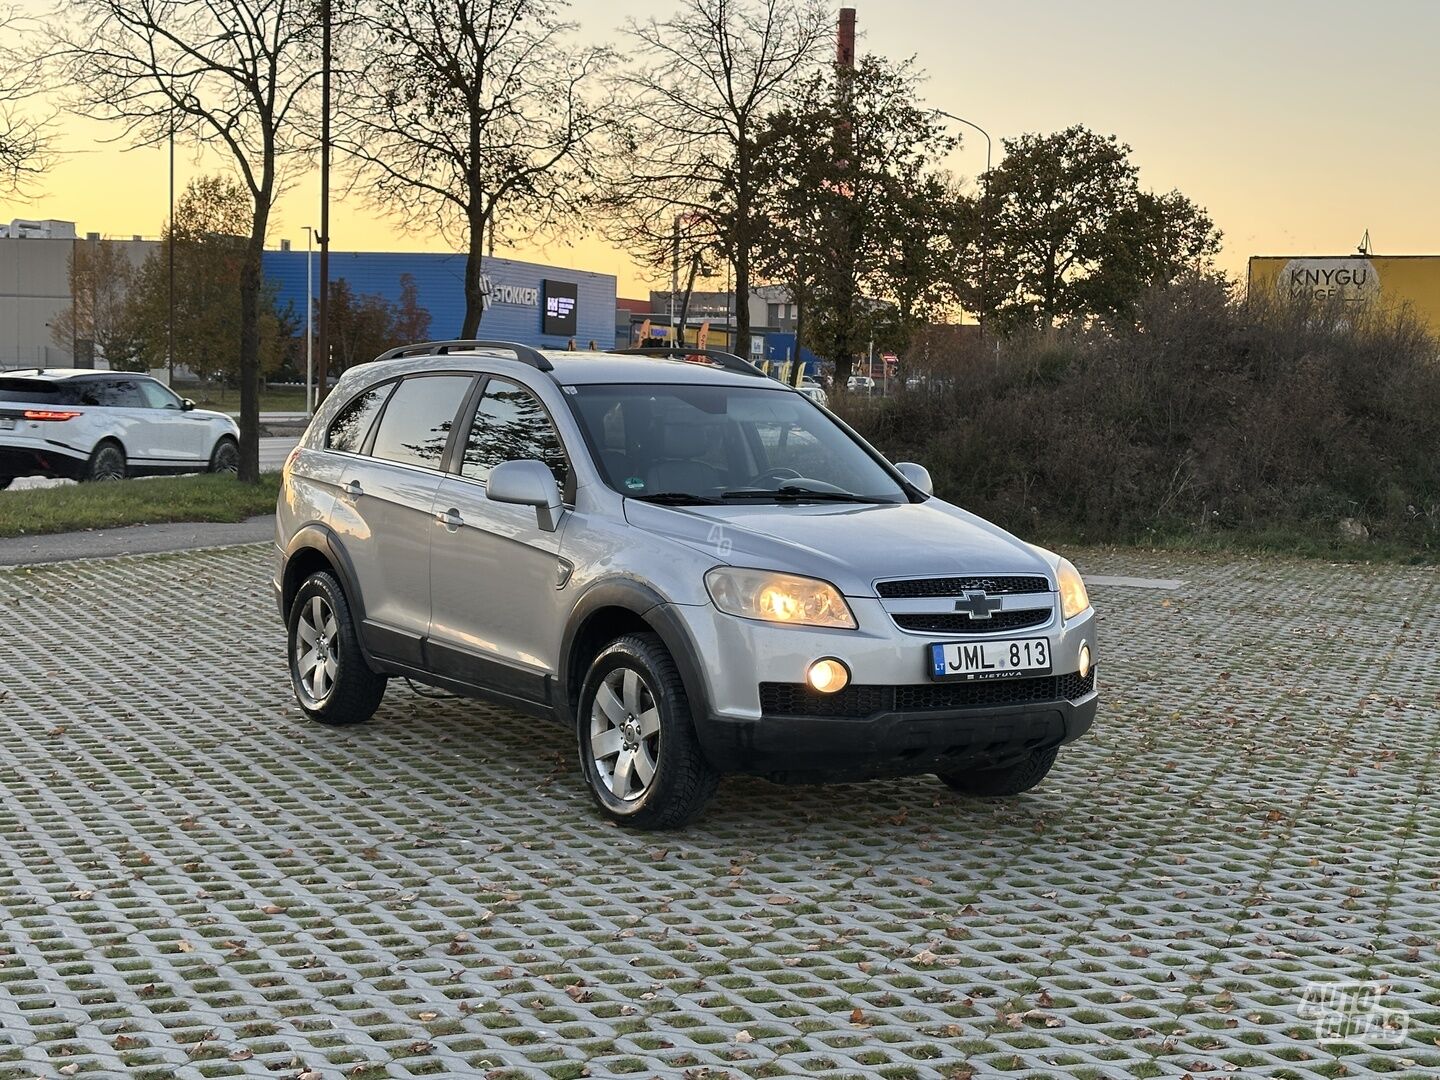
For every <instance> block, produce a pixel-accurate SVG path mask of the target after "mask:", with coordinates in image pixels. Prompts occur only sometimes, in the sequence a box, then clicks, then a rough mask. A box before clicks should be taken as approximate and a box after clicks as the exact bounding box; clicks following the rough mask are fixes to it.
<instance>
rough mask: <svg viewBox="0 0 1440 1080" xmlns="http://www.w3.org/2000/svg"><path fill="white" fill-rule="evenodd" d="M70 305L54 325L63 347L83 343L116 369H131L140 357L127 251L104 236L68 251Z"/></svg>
mask: <svg viewBox="0 0 1440 1080" xmlns="http://www.w3.org/2000/svg"><path fill="white" fill-rule="evenodd" d="M69 275H70V296H71V303H70V306H69V307H67V308H65V309H64V310H63V311H61V312H60V314H59V315H58V316H56V318H55V320H54V321H53V322H52V323H51V324H50V336H51V337H52V338H53V339H54V341H55V344H56V345H58V346H59V347H60V348H62V349H69V350H75V349H76V348H77V346H78V344H79V343H80V342H82V341H87V342H90V343H92V344H93V347H94V349H95V351H96V353H97V354H98V355H99V356H100V357H103V358H104V359H105V360H106V361H107V362H108V363H109V365H110V366H111V367H112V368H114V369H116V370H129V369H130V368H131V366H132V364H133V362H134V360H135V359H136V353H137V343H136V342H135V340H134V338H133V336H132V334H131V328H130V325H129V319H128V318H127V310H128V307H127V302H128V295H129V291H130V282H131V280H132V279H133V278H134V276H135V269H134V267H133V266H132V265H131V263H130V258H129V256H128V255H127V254H126V253H125V249H124V248H123V247H121V246H120V245H119V244H115V243H110V242H108V241H105V240H86V241H83V242H81V243H78V244H76V245H75V246H74V247H73V248H72V249H71V251H70V261H69Z"/></svg>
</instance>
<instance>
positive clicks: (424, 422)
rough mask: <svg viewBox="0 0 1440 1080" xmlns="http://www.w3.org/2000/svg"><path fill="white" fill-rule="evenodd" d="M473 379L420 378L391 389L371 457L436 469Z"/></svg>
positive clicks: (455, 376) (408, 380) (468, 377)
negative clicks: (393, 390)
mask: <svg viewBox="0 0 1440 1080" xmlns="http://www.w3.org/2000/svg"><path fill="white" fill-rule="evenodd" d="M473 381H474V380H473V379H472V378H471V377H470V376H469V375H424V376H418V377H415V378H409V379H406V380H404V381H403V382H402V383H401V384H400V385H399V386H398V387H396V388H395V393H394V394H392V395H391V396H390V401H389V403H388V404H387V405H386V406H385V412H384V415H382V416H381V417H380V427H379V429H378V430H377V431H376V432H375V445H374V446H373V447H372V448H371V450H370V453H371V456H372V457H377V458H381V459H383V460H385V461H396V462H399V463H400V464H402V465H420V466H423V467H424V468H427V469H438V468H439V467H440V458H441V457H442V456H443V455H444V453H445V442H446V440H447V439H449V438H450V429H451V428H452V427H454V426H455V414H456V413H457V412H458V411H459V409H460V405H461V403H462V402H463V401H464V400H465V395H466V394H467V393H468V392H469V390H470V384H471V383H472V382H473Z"/></svg>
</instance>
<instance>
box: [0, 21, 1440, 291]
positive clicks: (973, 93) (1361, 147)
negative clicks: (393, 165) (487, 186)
mask: <svg viewBox="0 0 1440 1080" xmlns="http://www.w3.org/2000/svg"><path fill="white" fill-rule="evenodd" d="M20 6H21V7H22V9H25V10H28V11H30V12H33V13H36V14H43V13H44V12H45V11H47V10H54V8H55V5H54V4H53V3H52V2H50V0H20ZM854 6H856V7H857V8H858V11H859V27H860V32H861V43H860V48H861V51H872V52H878V53H882V54H885V55H887V56H890V57H892V58H896V59H900V58H904V57H906V56H909V55H911V54H913V55H915V56H916V57H917V59H918V61H919V63H920V65H921V66H922V67H923V68H924V69H926V70H927V71H928V72H929V75H930V79H929V82H928V84H927V87H926V93H927V98H928V100H929V103H930V104H932V105H934V106H936V107H938V108H943V109H946V110H947V111H950V112H953V113H957V114H959V115H961V116H964V117H966V118H968V119H970V120H973V121H975V122H976V123H979V124H981V125H983V126H984V127H985V128H987V129H988V130H989V131H990V134H991V135H992V137H993V138H994V140H995V154H996V158H997V160H998V158H999V156H1000V154H1001V152H1002V151H1001V146H1000V140H1001V139H1002V138H1004V137H1006V136H1013V135H1016V134H1019V133H1021V132H1026V131H1031V132H1043V131H1053V130H1056V129H1059V128H1063V127H1066V126H1068V125H1070V124H1073V123H1083V124H1085V125H1087V126H1089V127H1091V128H1093V129H1095V130H1097V131H1099V132H1102V133H1107V134H1109V133H1113V134H1116V135H1118V136H1119V137H1120V138H1121V139H1122V140H1123V141H1125V142H1128V143H1129V144H1130V145H1131V146H1132V147H1133V148H1134V159H1135V161H1136V163H1137V164H1138V165H1139V166H1140V170H1141V173H1140V175H1141V181H1142V183H1144V184H1145V185H1147V186H1150V187H1154V188H1159V189H1165V190H1168V189H1170V188H1179V189H1180V190H1181V191H1183V192H1184V193H1185V194H1186V195H1188V196H1190V197H1191V198H1192V199H1194V200H1195V201H1197V202H1199V203H1200V204H1201V205H1203V206H1205V207H1207V208H1208V209H1209V211H1210V213H1211V215H1212V216H1213V217H1214V219H1215V221H1216V223H1217V224H1218V225H1219V226H1220V228H1221V229H1222V230H1223V231H1224V233H1225V249H1224V253H1223V255H1222V257H1221V264H1222V266H1223V267H1224V268H1225V269H1226V270H1228V271H1230V272H1231V273H1234V274H1237V275H1239V274H1241V273H1243V269H1244V265H1245V260H1246V258H1247V257H1248V256H1250V255H1252V254H1290V253H1298V254H1311V253H1326V254H1332V253H1342V252H1347V251H1351V250H1353V249H1354V247H1355V245H1356V244H1357V243H1358V242H1359V240H1360V237H1361V235H1362V234H1363V233H1364V231H1365V230H1366V229H1367V228H1368V229H1369V230H1370V235H1371V238H1372V241H1373V244H1374V248H1375V250H1376V252H1377V253H1380V254H1407V253H1435V252H1440V209H1437V203H1440V184H1437V179H1436V178H1437V176H1440V135H1437V132H1440V124H1437V118H1436V111H1437V107H1440V64H1437V63H1436V60H1435V48H1436V42H1437V40H1440V4H1435V3H1432V2H1427V0H1373V2H1371V3H1367V4H1363V5H1360V4H1356V3H1354V2H1353V0H1349V2H1344V3H1342V2H1335V0H1306V2H1303V3H1301V2H1292V0H1267V2H1259V0H1211V2H1210V3H1207V4H1204V5H1194V4H1185V5H1182V4H1178V3H1169V2H1156V0H1089V2H1085V3H1076V2H1074V0H1009V2H1007V3H1003V4H995V3H983V2H980V0H966V2H955V0H884V2H883V3H881V2H876V0H856V2H855V5H854ZM671 10H673V5H671V4H669V3H663V2H654V0H605V2H603V3H601V2H597V0H577V2H575V3H574V4H573V5H572V7H571V14H572V17H573V18H574V20H575V21H576V22H577V23H579V26H580V29H579V34H580V36H581V37H583V38H585V39H588V40H593V41H608V42H610V43H611V44H613V45H614V46H616V47H617V48H618V49H619V50H620V51H621V52H625V51H627V48H628V46H627V42H626V38H625V34H624V30H623V22H624V19H625V18H626V17H627V16H634V17H637V18H644V17H647V16H649V15H650V14H659V15H661V16H662V17H664V16H665V15H666V14H668V13H669V12H670V11H671ZM117 134H118V131H117V130H116V129H113V128H106V127H102V126H100V125H98V124H95V123H93V122H86V121H80V120H74V119H68V120H62V125H61V131H60V137H59V147H58V148H59V150H60V151H62V157H61V159H60V161H59V163H58V164H57V166H56V167H55V168H54V170H53V171H52V172H51V173H50V174H49V175H48V176H46V177H44V178H43V180H42V181H41V182H40V185H39V187H38V189H37V191H36V193H35V195H34V197H33V198H29V199H14V198H4V197H0V219H4V220H6V221H8V220H9V219H10V218H13V217H30V216H34V217H55V218H64V219H70V220H74V221H76V222H77V223H78V225H79V228H80V229H81V231H82V232H84V231H92V230H94V231H99V232H101V233H103V234H105V235H107V236H130V235H132V234H137V233H138V234H142V235H145V236H153V235H156V234H158V233H159V231H160V229H161V227H162V225H163V222H164V220H165V215H166V206H167V197H168V196H167V176H166V156H165V154H164V152H163V151H160V150H155V149H144V150H130V151H126V150H123V149H122V148H121V147H119V146H116V145H113V144H110V145H107V144H105V143H104V142H103V141H102V140H104V139H106V138H107V137H113V136H115V135H117ZM964 135H965V140H966V142H965V145H964V146H963V147H962V148H961V150H959V151H957V152H956V153H955V154H954V156H953V157H952V158H951V160H950V161H949V162H948V164H949V167H950V168H951V169H952V170H953V171H954V172H955V173H956V174H957V175H959V176H961V177H965V178H973V177H975V176H977V175H978V174H979V173H980V172H981V171H982V170H983V168H984V163H985V146H984V140H983V139H982V138H981V137H980V136H979V135H977V134H975V133H974V132H973V131H969V130H966V131H965V132H964ZM220 160H221V159H220V158H218V157H215V156H209V157H207V155H206V153H205V152H204V150H203V148H197V147H194V146H186V147H182V148H181V151H180V153H179V154H178V169H179V176H180V183H181V184H182V185H183V184H184V182H185V180H186V179H187V178H188V177H190V176H194V175H196V174H198V173H200V172H204V171H214V169H215V168H216V165H217V163H218V162H219V161H220ZM317 206H318V184H317V177H316V176H315V175H314V173H313V172H312V173H308V174H301V175H299V176H297V177H296V182H295V183H294V185H293V187H292V189H291V191H290V193H289V194H288V195H287V196H286V197H285V199H284V201H283V202H282V204H281V206H280V208H279V213H278V216H277V217H278V220H277V221H276V222H275V223H274V227H273V232H272V235H271V240H270V243H271V245H272V246H278V244H279V241H280V239H281V238H287V239H289V240H291V241H292V243H293V244H294V245H295V246H296V247H298V248H303V247H304V246H305V233H304V231H303V226H304V225H306V224H313V223H316V222H317V220H318V211H317V210H316V207H317ZM332 214H333V221H332V230H331V235H332V238H333V244H334V247H335V249H336V250H364V249H374V250H404V249H413V250H426V251H443V250H449V246H448V245H447V244H446V242H445V241H444V239H443V238H441V237H440V236H438V235H423V234H421V235H410V234H406V233H404V232H403V231H402V230H401V229H400V228H399V227H398V226H397V225H396V224H395V223H394V222H391V221H388V220H386V219H385V218H384V217H383V216H381V215H379V214H378V213H376V212H375V211H374V210H373V208H371V207H369V206H367V205H366V204H365V202H364V200H363V198H361V197H359V196H350V197H348V198H346V199H344V200H343V201H341V202H338V203H336V204H335V205H334V209H333V211H332ZM496 253H497V254H500V255H508V256H511V257H516V258H528V259H534V260H536V261H545V262H554V263H557V264H561V265H570V266H574V267H577V268H580V269H587V270H596V271H601V272H605V273H614V274H616V275H617V276H618V277H619V279H620V291H621V294H622V295H625V294H628V293H632V292H637V291H640V290H642V289H644V288H646V287H648V286H646V285H645V284H643V282H644V281H645V280H646V279H647V277H648V279H650V280H654V279H655V277H656V275H655V274H654V273H653V272H647V271H645V270H643V269H642V268H637V267H635V266H634V265H633V264H632V263H631V262H630V261H629V260H628V259H627V258H626V256H625V254H624V253H623V252H620V251H617V250H615V249H613V248H611V247H609V246H608V245H606V244H605V243H603V242H602V241H599V240H597V239H595V238H593V237H584V236H579V235H577V236H574V237H568V238H564V239H562V240H559V241H556V242H554V243H551V244H549V245H548V246H547V247H545V248H544V249H539V248H525V249H505V248H500V249H497V252H496Z"/></svg>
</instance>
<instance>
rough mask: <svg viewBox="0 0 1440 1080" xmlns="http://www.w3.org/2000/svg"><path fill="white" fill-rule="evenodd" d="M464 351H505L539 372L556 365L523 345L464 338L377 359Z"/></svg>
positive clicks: (403, 347)
mask: <svg viewBox="0 0 1440 1080" xmlns="http://www.w3.org/2000/svg"><path fill="white" fill-rule="evenodd" d="M462 349H503V350H505V351H506V352H512V353H514V354H515V359H517V360H519V361H520V362H521V363H524V364H529V365H530V366H531V367H533V368H535V369H537V370H539V371H554V370H555V365H554V364H552V363H550V361H549V360H548V359H546V357H545V354H544V353H542V352H541V351H540V350H539V349H532V348H531V347H530V346H529V345H521V344H519V343H518V342H514V341H470V340H466V339H463V338H462V339H459V340H456V341H421V342H418V343H416V344H414V345H401V346H400V347H399V348H398V349H391V350H389V351H388V352H383V353H381V354H380V355H379V356H377V357H376V358H375V359H376V360H377V361H378V360H399V359H400V358H401V357H405V356H445V355H446V354H447V353H451V352H456V351H459V350H462Z"/></svg>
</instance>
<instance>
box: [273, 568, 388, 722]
mask: <svg viewBox="0 0 1440 1080" xmlns="http://www.w3.org/2000/svg"><path fill="white" fill-rule="evenodd" d="M317 628H318V631H319V633H318V635H317ZM306 638H309V639H311V640H310V641H307V640H306ZM312 642H313V643H315V644H316V645H318V648H312ZM285 646H286V648H285V651H286V657H287V659H288V661H289V667H290V683H291V686H292V688H293V689H294V691H295V700H296V701H298V702H299V703H300V708H301V711H303V712H304V713H305V715H306V716H308V717H309V718H310V719H311V720H318V721H319V722H320V723H322V724H359V723H362V722H363V721H365V720H369V719H370V717H371V716H373V715H374V714H375V710H376V709H377V708H379V707H380V699H381V698H383V697H384V696H385V683H386V679H385V677H384V676H383V675H377V674H375V672H373V671H371V670H370V666H369V665H368V664H367V663H365V655H364V653H362V652H361V651H360V639H359V638H358V637H356V635H355V623H354V621H353V619H352V618H351V615H350V605H349V603H347V602H346V600H345V593H344V591H343V590H342V589H341V588H340V583H339V582H338V581H336V580H335V578H334V576H333V575H331V574H328V573H325V572H323V571H322V572H320V573H316V574H311V575H310V576H309V577H308V578H306V579H305V581H304V583H302V584H301V586H300V588H299V589H298V590H297V591H296V593H295V599H294V601H293V602H292V603H291V604H290V617H289V619H288V620H287V622H286V635H285ZM316 651H318V653H319V655H318V657H316V656H315V655H314V654H315V652H316ZM310 661H318V662H316V663H309V662H310ZM307 663H309V666H306V665H307Z"/></svg>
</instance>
